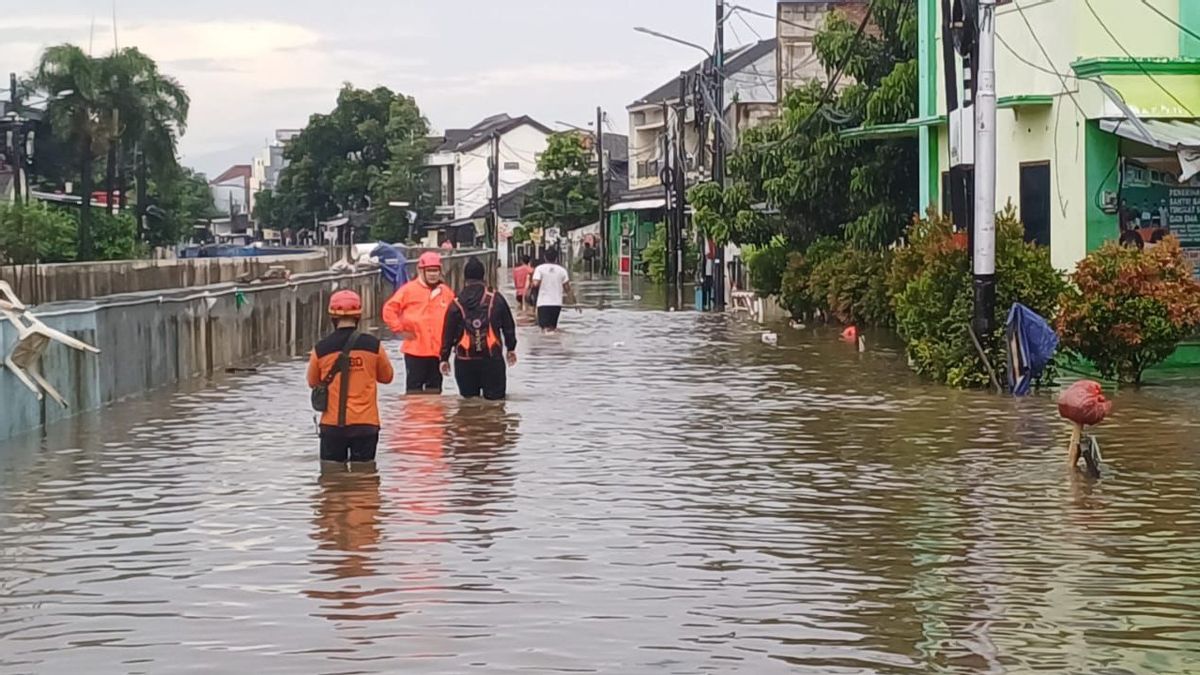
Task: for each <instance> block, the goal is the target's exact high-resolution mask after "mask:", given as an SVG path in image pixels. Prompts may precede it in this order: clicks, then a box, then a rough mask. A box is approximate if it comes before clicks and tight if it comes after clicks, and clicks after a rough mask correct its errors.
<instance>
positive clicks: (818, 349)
mask: <svg viewBox="0 0 1200 675" xmlns="http://www.w3.org/2000/svg"><path fill="white" fill-rule="evenodd" d="M584 294H585V295H586V296H587V297H589V298H590V299H591V301H592V302H593V303H595V302H596V300H597V298H599V297H600V296H602V295H603V296H604V297H605V298H606V300H605V301H604V302H603V305H604V308H603V309H589V310H587V311H586V312H584V313H583V314H581V315H580V314H575V313H573V312H569V313H564V322H563V325H564V328H565V330H566V331H567V332H566V334H564V335H561V336H554V337H544V336H541V335H537V334H535V331H533V330H532V329H530V328H528V327H525V328H522V329H521V333H520V338H521V340H522V344H521V346H520V347H519V352H520V354H521V358H522V362H521V363H520V364H519V365H518V367H517V368H516V369H515V370H514V371H512V372H511V375H510V394H511V398H510V400H509V401H507V402H505V403H504V404H502V405H495V404H482V403H462V402H460V401H459V400H458V399H457V398H456V397H454V396H452V395H450V393H449V392H448V393H447V395H446V396H444V397H441V398H408V399H406V398H405V397H404V396H402V395H401V389H402V388H401V387H398V386H391V387H387V388H385V390H384V392H385V393H384V397H383V400H382V402H381V409H382V410H383V411H384V431H383V435H382V437H381V442H380V452H379V462H378V473H377V474H371V473H345V472H328V473H325V474H324V475H321V473H320V469H319V467H318V463H317V461H316V439H315V435H314V430H313V423H312V413H311V411H310V410H309V409H308V391H307V388H306V386H305V384H304V363H303V362H301V361H292V362H283V363H277V364H272V365H268V366H264V367H263V368H261V369H260V370H259V372H257V373H255V374H247V375H236V376H230V377H227V378H223V379H220V380H219V381H218V382H217V383H216V384H215V385H213V386H210V387H203V386H199V385H197V386H194V387H192V388H191V390H183V391H179V392H163V393H160V394H156V395H154V396H152V397H150V398H148V399H146V400H139V401H132V402H129V403H127V404H123V405H121V406H119V407H116V408H112V409H109V410H105V411H103V412H102V413H97V414H87V415H83V416H80V417H79V418H77V419H75V420H73V421H71V422H68V423H65V424H61V425H58V426H55V427H53V428H51V429H50V430H48V431H47V433H46V435H45V437H44V438H40V439H39V438H36V437H29V438H25V439H19V440H16V441H12V442H10V443H8V444H6V445H2V446H0V672H3V673H72V672H78V673H167V672H171V673H174V672H185V673H186V672H195V673H210V672H252V673H259V674H262V673H400V672H403V673H464V672H481V673H509V672H514V673H515V672H541V673H586V672H596V673H754V674H759V673H796V672H810V673H930V672H935V673H1023V672H1031V671H1036V670H1040V671H1045V672H1054V673H1111V674H1118V673H1189V672H1200V490H1198V489H1197V486H1198V485H1200V405H1197V404H1198V402H1200V389H1198V388H1195V387H1194V386H1193V387H1191V388H1188V387H1186V386H1182V385H1181V386H1178V387H1160V388H1155V389H1150V390H1146V391H1142V392H1134V391H1127V392H1121V393H1120V394H1119V395H1118V396H1117V400H1116V409H1115V414H1114V416H1113V418H1112V422H1111V423H1110V424H1108V425H1107V426H1105V427H1102V428H1100V429H1098V430H1097V437H1098V438H1099V439H1100V441H1101V443H1102V444H1103V449H1104V456H1105V460H1106V462H1107V464H1108V475H1107V476H1106V477H1105V478H1104V479H1102V480H1101V481H1100V482H1098V483H1094V484H1091V483H1087V482H1084V481H1082V480H1071V479H1069V478H1068V476H1067V473H1066V470H1065V468H1064V463H1065V462H1064V460H1065V447H1066V442H1067V439H1068V436H1069V432H1068V431H1067V428H1066V427H1065V425H1064V424H1063V423H1062V422H1061V421H1060V420H1059V419H1058V416H1057V412H1056V410H1055V408H1054V405H1053V403H1052V399H1051V398H1049V397H1034V398H1031V399H1029V400H1024V401H1013V400H1011V399H1008V398H999V397H995V396H989V395H986V394H978V393H964V392H957V391H952V390H948V389H945V388H942V387H937V386H931V385H927V384H924V383H922V382H920V381H919V380H917V379H916V378H915V377H914V376H912V375H911V374H910V373H909V372H908V371H907V369H906V368H905V365H904V357H903V355H902V354H901V353H900V352H899V351H898V350H897V349H896V348H894V347H888V346H881V345H886V342H884V343H881V344H876V342H877V341H875V340H874V338H873V336H868V340H869V349H868V351H867V352H866V353H864V354H859V353H858V352H857V351H856V350H855V349H854V348H853V347H852V346H848V345H844V344H842V343H840V342H838V341H837V340H836V339H835V333H834V332H833V331H819V332H817V331H811V330H806V331H793V330H791V329H787V328H783V329H781V330H780V339H779V345H778V346H777V347H769V346H767V345H764V344H763V343H762V341H761V340H760V338H759V335H758V331H757V329H756V328H753V327H751V326H748V325H745V324H742V323H739V322H737V321H735V320H732V319H729V318H726V317H721V316H713V315H701V314H697V313H694V312H677V313H668V312H663V311H655V310H654V309H653V308H646V307H638V306H636V303H634V302H632V301H631V300H626V301H622V300H620V299H619V295H620V294H619V293H618V291H617V288H616V286H615V285H612V286H609V285H602V284H594V285H592V286H587V285H585V286H584ZM390 347H391V348H392V352H391V353H392V354H393V358H394V360H396V361H398V359H396V358H395V347H396V345H395V343H392V344H390Z"/></svg>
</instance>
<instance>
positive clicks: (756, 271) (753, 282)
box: [744, 239, 788, 296]
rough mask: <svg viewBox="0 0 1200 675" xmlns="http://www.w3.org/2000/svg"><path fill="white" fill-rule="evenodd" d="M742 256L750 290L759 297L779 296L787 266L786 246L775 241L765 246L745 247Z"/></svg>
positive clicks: (779, 241)
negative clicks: (748, 277) (748, 276)
mask: <svg viewBox="0 0 1200 675" xmlns="http://www.w3.org/2000/svg"><path fill="white" fill-rule="evenodd" d="M744 256H745V258H746V268H747V271H748V272H749V275H750V286H751V288H753V289H754V291H755V292H756V293H758V294H759V295H763V296H766V295H779V291H780V288H781V287H782V286H783V274H784V272H785V271H786V270H787V265H788V249H787V245H786V244H785V243H784V242H783V241H781V240H778V239H777V240H774V241H772V242H771V243H770V244H768V245H766V246H747V247H745V249H744Z"/></svg>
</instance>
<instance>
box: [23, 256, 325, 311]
mask: <svg viewBox="0 0 1200 675" xmlns="http://www.w3.org/2000/svg"><path fill="white" fill-rule="evenodd" d="M273 265H282V266H284V267H287V268H288V269H289V270H291V272H292V274H305V273H309V272H320V271H322V270H326V269H329V264H328V263H327V262H326V252H325V251H323V250H317V251H313V252H312V253H302V254H295V255H279V256H263V257H261V258H197V259H190V260H114V261H111V262H92V263H61V264H54V265H19V266H0V280H3V281H7V282H8V283H9V284H11V285H12V287H13V290H15V291H16V293H17V296H18V297H20V298H21V300H22V301H23V302H25V303H26V304H29V305H41V304H45V303H50V302H62V301H65V300H84V299H89V298H100V297H104V296H108V295H115V294H118V293H137V292H138V291H160V290H165V289H171V288H193V287H196V286H209V285H212V284H220V283H232V282H235V281H237V280H238V279H240V278H243V277H245V276H246V275H249V276H250V278H258V277H259V276H262V275H263V274H265V273H266V272H267V269H268V268H270V267H271V266H273Z"/></svg>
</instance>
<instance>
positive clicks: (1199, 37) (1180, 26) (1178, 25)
mask: <svg viewBox="0 0 1200 675" xmlns="http://www.w3.org/2000/svg"><path fill="white" fill-rule="evenodd" d="M1142 4H1143V5H1145V6H1147V7H1149V8H1150V11H1152V12H1154V13H1155V14H1157V15H1159V16H1161V17H1162V18H1164V19H1166V20H1167V21H1168V22H1169V23H1170V24H1171V25H1173V26H1175V27H1176V28H1178V29H1179V30H1181V31H1183V32H1184V33H1187V34H1188V35H1190V36H1191V37H1193V38H1195V39H1197V40H1200V33H1197V32H1196V31H1194V30H1192V29H1191V28H1188V27H1187V26H1185V25H1183V24H1181V23H1179V22H1178V21H1176V20H1175V19H1172V18H1171V17H1170V16H1168V15H1167V14H1166V13H1164V12H1163V11H1162V10H1161V9H1159V8H1157V7H1155V6H1154V5H1152V4H1150V0H1142Z"/></svg>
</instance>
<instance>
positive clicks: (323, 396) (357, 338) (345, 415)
mask: <svg viewBox="0 0 1200 675" xmlns="http://www.w3.org/2000/svg"><path fill="white" fill-rule="evenodd" d="M329 316H330V317H331V318H332V319H333V328H334V331H333V332H332V333H330V334H329V335H327V336H325V338H324V339H322V340H321V341H320V342H318V343H317V346H316V347H314V348H313V350H312V353H311V354H310V355H309V357H308V386H309V387H310V388H311V389H313V397H312V398H313V408H314V409H316V410H317V411H318V412H320V413H321V422H320V434H321V460H322V461H325V462H338V463H340V464H347V463H350V462H373V461H375V448H376V446H377V445H378V444H379V405H378V402H377V400H376V399H377V389H378V387H377V385H378V384H391V382H392V378H393V377H395V372H394V371H393V370H392V363H391V361H389V360H388V357H387V352H386V351H384V349H383V344H382V343H381V342H380V341H379V338H377V337H375V336H373V335H369V334H366V333H360V332H358V323H359V320H360V319H362V298H360V297H359V296H358V293H355V292H354V291H350V290H342V291H338V292H336V293H334V294H333V297H331V298H330V299H329Z"/></svg>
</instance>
